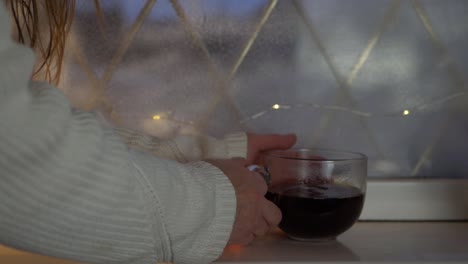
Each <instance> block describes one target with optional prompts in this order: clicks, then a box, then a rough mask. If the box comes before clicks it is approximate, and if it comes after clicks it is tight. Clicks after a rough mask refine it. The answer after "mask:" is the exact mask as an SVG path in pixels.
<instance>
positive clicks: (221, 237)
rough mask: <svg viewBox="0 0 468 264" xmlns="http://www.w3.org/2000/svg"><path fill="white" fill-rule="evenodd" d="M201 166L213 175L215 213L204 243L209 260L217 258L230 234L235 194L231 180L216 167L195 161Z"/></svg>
mask: <svg viewBox="0 0 468 264" xmlns="http://www.w3.org/2000/svg"><path fill="white" fill-rule="evenodd" d="M197 163H198V165H199V166H203V167H204V168H203V170H204V171H205V173H206V174H208V175H215V177H214V178H215V185H216V194H215V207H216V214H215V219H214V224H213V228H212V232H211V236H210V237H211V238H210V239H209V240H208V242H207V245H206V249H207V251H206V256H207V259H209V260H215V259H218V258H219V257H220V256H221V254H222V253H223V250H224V248H225V247H226V245H227V242H228V240H229V237H230V236H231V232H232V228H233V226H234V221H235V217H236V206H237V202H236V194H235V190H234V188H233V186H232V184H231V181H230V180H229V179H228V178H227V177H226V176H225V175H224V173H223V172H221V170H219V169H218V168H217V167H215V166H213V165H211V164H209V163H206V162H197Z"/></svg>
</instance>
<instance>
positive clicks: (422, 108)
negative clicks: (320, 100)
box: [151, 92, 467, 126]
mask: <svg viewBox="0 0 468 264" xmlns="http://www.w3.org/2000/svg"><path fill="white" fill-rule="evenodd" d="M466 95H467V93H466V92H458V93H454V94H451V95H448V96H445V97H442V98H437V99H433V100H431V101H430V102H428V103H424V104H421V105H418V106H415V107H408V108H404V109H401V110H396V111H393V112H386V113H372V112H366V111H360V110H356V109H352V108H347V107H344V106H340V105H321V104H315V103H297V104H279V103H276V104H273V105H270V106H269V107H266V108H265V109H264V110H262V111H259V112H257V113H254V114H251V115H250V116H248V117H245V118H244V119H242V120H240V123H241V124H242V123H246V122H249V121H252V120H255V119H258V118H260V117H262V116H265V115H267V114H271V113H272V112H275V111H287V110H292V109H299V108H302V109H309V110H325V111H338V112H344V113H348V114H351V115H355V116H358V117H364V118H382V117H408V116H410V115H416V114H418V113H427V112H430V111H431V110H433V109H436V108H437V107H441V106H443V105H444V104H447V103H448V102H450V101H453V100H455V99H459V98H461V97H465V96H466ZM151 118H152V119H153V120H154V121H161V120H168V121H172V122H175V123H179V124H185V125H189V126H194V125H195V122H193V121H187V120H182V119H178V118H175V117H174V115H172V114H167V113H158V114H154V115H153V116H152V117H151Z"/></svg>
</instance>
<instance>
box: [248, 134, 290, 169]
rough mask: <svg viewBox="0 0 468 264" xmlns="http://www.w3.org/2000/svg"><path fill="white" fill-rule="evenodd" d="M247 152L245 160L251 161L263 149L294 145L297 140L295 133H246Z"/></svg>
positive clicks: (286, 147)
mask: <svg viewBox="0 0 468 264" xmlns="http://www.w3.org/2000/svg"><path fill="white" fill-rule="evenodd" d="M247 138H248V146H249V149H248V154H247V162H253V161H254V159H255V157H256V155H257V154H258V153H259V152H261V151H264V150H270V149H288V148H291V147H292V146H294V144H296V141H297V137H296V135H295V134H289V135H278V134H270V135H257V134H248V135H247Z"/></svg>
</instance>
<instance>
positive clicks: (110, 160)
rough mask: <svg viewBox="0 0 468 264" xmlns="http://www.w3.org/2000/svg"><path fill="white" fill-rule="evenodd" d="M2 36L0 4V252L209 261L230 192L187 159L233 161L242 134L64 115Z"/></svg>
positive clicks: (4, 17)
mask: <svg viewBox="0 0 468 264" xmlns="http://www.w3.org/2000/svg"><path fill="white" fill-rule="evenodd" d="M9 29H10V23H9V18H8V14H7V12H6V10H5V7H4V6H3V4H1V3H0V244H5V245H7V246H11V247H15V248H18V249H23V250H27V251H31V252H36V253H40V254H45V255H50V256H56V257H60V258H67V259H74V260H78V261H82V262H87V263H125V264H130V263H151V264H153V263H155V262H157V261H166V262H170V261H172V262H175V263H190V264H196V263H207V262H211V261H213V260H215V259H216V258H217V257H218V256H219V255H220V254H221V252H222V250H223V248H224V246H225V244H226V242H227V240H228V238H229V235H230V232H231V229H232V225H233V221H234V216H235V208H236V201H235V194H234V190H233V188H232V185H231V183H230V182H229V180H228V179H227V178H226V177H225V175H223V174H222V173H221V171H219V170H218V169H217V168H215V167H213V166H211V165H209V164H208V163H205V162H200V161H199V162H191V161H193V160H197V159H202V158H205V157H215V156H217V157H232V156H245V151H246V140H245V135H243V134H241V135H239V134H238V135H233V136H231V137H229V139H228V140H225V141H216V140H212V139H206V138H190V137H184V138H179V139H177V140H175V141H158V140H157V139H155V138H151V137H145V136H142V135H138V134H135V133H132V132H129V131H126V130H117V131H118V133H115V130H113V129H110V128H106V127H105V126H103V125H101V124H100V122H99V121H98V120H97V119H96V116H95V115H93V114H90V113H84V112H80V111H75V110H71V109H70V105H69V103H68V101H67V99H66V98H65V97H64V96H63V95H62V94H61V93H60V91H58V90H57V89H55V88H53V87H51V86H49V85H47V84H44V83H32V82H31V81H30V77H31V72H32V67H33V62H34V54H33V52H32V51H31V50H30V49H29V48H26V47H24V46H19V45H17V44H15V43H13V42H12V41H11V39H10V33H9V32H10V30H9ZM119 134H120V136H119ZM122 139H124V140H122ZM200 139H203V140H202V141H200ZM124 142H125V143H127V144H124ZM200 142H202V143H200ZM129 145H130V146H135V147H136V148H129ZM137 148H139V149H144V150H147V151H144V152H143V151H140V150H137ZM156 155H158V156H160V157H161V156H162V157H164V158H166V159H163V158H156ZM169 159H176V160H178V161H171V160H169ZM182 162H187V163H182Z"/></svg>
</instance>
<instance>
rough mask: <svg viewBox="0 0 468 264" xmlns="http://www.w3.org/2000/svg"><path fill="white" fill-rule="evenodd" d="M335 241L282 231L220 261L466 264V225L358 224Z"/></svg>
mask: <svg viewBox="0 0 468 264" xmlns="http://www.w3.org/2000/svg"><path fill="white" fill-rule="evenodd" d="M338 241H339V242H337V243H323V244H311V243H305V242H296V241H292V240H289V239H287V238H286V237H285V236H284V234H283V233H281V232H280V231H278V232H275V233H272V234H271V235H268V236H267V237H264V238H261V239H258V240H257V241H255V242H254V243H253V244H252V245H251V246H248V247H244V248H232V249H228V250H226V252H225V253H224V255H223V257H222V258H221V259H220V262H221V263H229V264H234V263H242V264H247V263H261V264H266V263H269V264H272V263H278V264H279V263H281V264H292V263H294V264H298V263H320V262H327V263H340V262H346V263H350V262H351V263H352V262H359V263H373V262H382V261H385V262H387V263H401V262H412V263H414V262H421V263H427V262H429V261H430V262H431V263H433V262H435V263H437V262H439V261H440V262H444V263H446V262H447V261H453V262H460V263H467V262H468V250H467V245H468V222H464V223H456V222H451V223H450V222H406V223H405V222H360V223H358V224H356V225H355V226H354V227H353V228H351V229H350V230H349V231H348V232H346V233H345V234H343V235H342V236H341V237H339V239H338Z"/></svg>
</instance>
